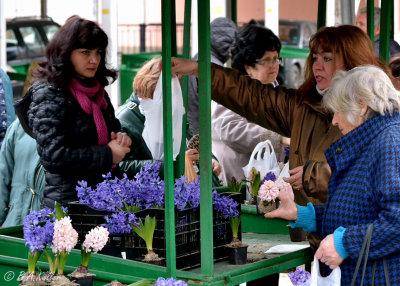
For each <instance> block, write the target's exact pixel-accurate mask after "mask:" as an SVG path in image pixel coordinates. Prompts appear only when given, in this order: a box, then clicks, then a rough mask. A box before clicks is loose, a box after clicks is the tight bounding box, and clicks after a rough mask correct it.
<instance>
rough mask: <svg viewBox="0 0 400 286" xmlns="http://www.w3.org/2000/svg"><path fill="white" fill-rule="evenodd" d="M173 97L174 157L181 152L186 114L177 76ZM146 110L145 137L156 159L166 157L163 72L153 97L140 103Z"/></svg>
mask: <svg viewBox="0 0 400 286" xmlns="http://www.w3.org/2000/svg"><path fill="white" fill-rule="evenodd" d="M171 95H172V96H171V97H172V137H173V159H174V160H175V158H176V156H177V155H178V154H179V151H180V147H181V139H182V116H183V115H184V114H185V107H184V106H183V99H182V90H181V86H180V84H179V80H178V78H176V77H173V78H172V79H171ZM140 106H141V107H142V109H143V110H144V114H145V116H146V120H145V122H144V129H143V133H142V136H143V139H144V141H145V142H146V145H147V147H148V148H149V150H150V152H151V154H152V156H153V159H154V160H163V159H164V130H163V126H164V125H163V91H162V73H161V74H160V77H159V78H158V82H157V86H156V89H155V90H154V94H153V99H147V100H143V101H142V102H141V104H140Z"/></svg>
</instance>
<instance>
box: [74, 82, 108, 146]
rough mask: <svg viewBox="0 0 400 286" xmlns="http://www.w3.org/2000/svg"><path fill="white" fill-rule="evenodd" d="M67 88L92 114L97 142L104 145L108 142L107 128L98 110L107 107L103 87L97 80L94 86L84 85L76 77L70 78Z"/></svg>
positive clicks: (83, 107) (87, 111)
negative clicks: (93, 99) (91, 98)
mask: <svg viewBox="0 0 400 286" xmlns="http://www.w3.org/2000/svg"><path fill="white" fill-rule="evenodd" d="M68 90H69V91H70V92H71V93H72V95H73V96H74V97H75V98H76V100H77V101H78V102H79V104H80V105H81V107H82V109H83V110H84V111H85V112H86V113H87V114H93V119H94V123H95V124H96V129H97V139H98V143H99V145H106V144H107V143H108V130H107V125H106V122H105V120H104V117H103V113H101V110H100V108H102V109H103V110H105V109H106V108H107V102H106V100H105V99H104V87H103V86H102V85H101V84H100V83H99V82H98V81H96V84H95V86H93V87H86V86H83V85H82V84H81V83H80V82H79V81H78V80H77V79H75V78H72V81H71V84H70V85H69V86H68ZM89 97H94V98H95V101H92V100H90V99H89Z"/></svg>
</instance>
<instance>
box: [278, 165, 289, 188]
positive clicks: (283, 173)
mask: <svg viewBox="0 0 400 286" xmlns="http://www.w3.org/2000/svg"><path fill="white" fill-rule="evenodd" d="M289 177H290V174H289V161H287V162H286V164H285V165H284V166H283V168H282V170H281V172H280V173H279V176H278V179H277V180H276V182H275V184H277V185H279V184H281V183H283V182H284V180H283V178H289Z"/></svg>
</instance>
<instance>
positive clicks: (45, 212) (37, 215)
mask: <svg viewBox="0 0 400 286" xmlns="http://www.w3.org/2000/svg"><path fill="white" fill-rule="evenodd" d="M53 214H54V210H50V209H41V210H40V211H35V212H31V213H30V214H29V215H27V216H26V217H25V218H24V228H23V232H24V239H25V245H26V246H27V247H29V252H28V272H26V273H25V274H24V276H23V277H22V278H20V279H19V280H20V281H21V284H20V285H35V284H34V283H37V285H40V280H41V278H40V276H39V274H38V273H37V272H36V264H37V261H38V260H39V258H40V256H41V255H42V254H43V253H44V251H46V246H47V245H51V244H52V241H53V233H54V221H55V218H54V215H53ZM53 271H54V272H55V270H54V269H53Z"/></svg>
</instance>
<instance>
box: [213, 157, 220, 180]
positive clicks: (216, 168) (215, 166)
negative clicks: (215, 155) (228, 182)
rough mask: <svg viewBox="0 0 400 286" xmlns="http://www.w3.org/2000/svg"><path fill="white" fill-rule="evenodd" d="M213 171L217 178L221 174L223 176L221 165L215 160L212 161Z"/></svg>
mask: <svg viewBox="0 0 400 286" xmlns="http://www.w3.org/2000/svg"><path fill="white" fill-rule="evenodd" d="M212 171H213V173H214V174H215V176H219V174H221V171H222V166H221V164H220V163H219V162H218V161H217V160H215V159H212Z"/></svg>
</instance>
